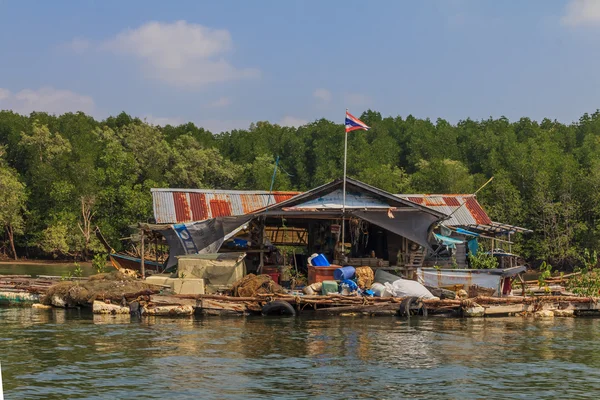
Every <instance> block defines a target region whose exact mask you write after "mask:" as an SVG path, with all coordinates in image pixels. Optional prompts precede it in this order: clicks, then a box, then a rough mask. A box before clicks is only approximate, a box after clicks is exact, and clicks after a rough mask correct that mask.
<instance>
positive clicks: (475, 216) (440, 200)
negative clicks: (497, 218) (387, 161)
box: [396, 194, 492, 226]
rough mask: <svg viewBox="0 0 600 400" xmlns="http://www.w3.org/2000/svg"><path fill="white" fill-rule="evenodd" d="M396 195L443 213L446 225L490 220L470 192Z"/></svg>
mask: <svg viewBox="0 0 600 400" xmlns="http://www.w3.org/2000/svg"><path fill="white" fill-rule="evenodd" d="M396 196H398V197H400V198H402V199H405V200H410V201H412V202H413V203H417V204H421V205H423V206H425V207H429V208H431V209H433V210H437V211H441V212H443V213H445V214H448V215H450V214H452V213H454V214H452V216H451V217H450V219H448V220H446V221H444V224H445V225H448V226H469V225H489V224H491V223H492V220H491V219H490V217H489V216H488V215H487V213H486V212H485V210H484V209H483V207H481V204H479V202H478V201H477V198H476V197H475V196H473V195H472V194H397V195H396Z"/></svg>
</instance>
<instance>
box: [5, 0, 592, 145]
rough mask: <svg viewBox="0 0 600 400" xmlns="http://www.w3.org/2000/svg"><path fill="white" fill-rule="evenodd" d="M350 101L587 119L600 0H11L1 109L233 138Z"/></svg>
mask: <svg viewBox="0 0 600 400" xmlns="http://www.w3.org/2000/svg"><path fill="white" fill-rule="evenodd" d="M346 108H348V109H349V111H350V112H352V113H353V114H354V115H357V116H359V115H360V114H361V113H362V112H363V111H365V110H367V109H372V110H376V111H379V112H381V114H382V115H383V116H389V115H391V116H397V115H400V116H402V117H406V116H407V115H413V116H415V117H419V118H430V119H432V120H436V119H437V118H444V119H446V120H449V121H450V122H452V123H456V122H458V121H459V120H462V119H466V118H472V119H485V118H488V117H494V118H497V117H500V116H506V117H508V118H509V119H511V120H516V119H519V118H521V117H523V116H526V117H530V118H532V119H536V120H541V119H543V118H550V119H558V120H559V121H562V122H565V123H570V122H572V121H577V120H578V119H579V117H581V115H582V114H583V113H586V112H588V113H591V112H594V111H595V110H596V109H597V108H600V0H599V1H596V0H529V1H521V0H506V1H496V0H480V1H479V0H431V1H401V0H377V1H364V0H363V1H355V0H344V1H341V0H330V1H317V0H304V1H300V0H285V1H279V0H262V1H233V0H220V1H201V0H179V1H173V2H167V1H152V0H144V1H141V0H140V1H134V0H131V1H116V0H115V1H104V0H102V1H96V0H80V1H76V2H74V1H62V0H54V1H29V0H0V109H11V110H14V111H15V112H19V113H22V114H29V113H30V112H31V111H47V112H50V113H55V114H61V113H64V112H68V111H83V112H85V113H88V114H90V115H93V116H94V117H96V118H98V119H104V118H106V117H107V116H109V115H116V114H118V113H120V112H121V111H125V112H127V113H128V114H130V115H133V116H137V117H140V118H142V119H145V120H146V121H148V122H150V123H153V124H157V125H164V124H167V123H170V124H180V123H184V122H188V121H192V122H194V123H196V124H197V125H199V126H203V127H205V128H207V129H209V130H211V131H212V132H213V133H218V132H221V131H226V130H231V129H240V128H247V127H248V126H249V125H250V123H252V122H255V121H265V120H267V121H270V122H272V123H278V124H281V125H288V126H298V125H301V124H304V123H308V122H311V121H314V120H317V119H320V118H323V117H324V118H328V119H330V120H333V121H336V122H339V123H342V122H343V118H344V111H345V109H346Z"/></svg>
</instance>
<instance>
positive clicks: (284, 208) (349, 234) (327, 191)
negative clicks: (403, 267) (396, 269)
mask: <svg viewBox="0 0 600 400" xmlns="http://www.w3.org/2000/svg"><path fill="white" fill-rule="evenodd" d="M345 204H346V207H345V209H346V210H345V215H344V218H345V220H346V222H345V224H344V225H345V228H346V232H345V235H344V237H345V239H346V248H347V247H348V246H349V245H351V251H350V252H351V254H350V256H349V257H350V258H352V257H369V254H372V253H373V252H374V253H375V254H376V257H377V258H381V259H385V260H389V262H390V264H392V265H396V264H400V263H401V260H399V258H400V257H399V256H398V254H400V253H402V252H403V251H405V253H406V254H408V252H410V251H413V250H414V248H413V250H410V249H408V248H409V247H411V246H416V248H419V247H420V246H422V247H423V248H429V247H430V240H431V239H432V238H431V232H432V229H433V227H434V226H435V225H436V224H437V223H438V222H439V221H442V220H443V219H444V218H446V217H447V215H446V214H444V213H442V212H439V211H436V210H432V209H430V208H428V207H425V206H422V205H420V204H416V203H414V202H411V201H409V200H406V199H402V198H399V197H397V196H394V195H393V194H391V193H388V192H386V191H384V190H381V189H378V188H376V187H373V186H371V185H367V184H365V183H363V182H360V181H357V180H355V179H352V178H347V180H346V202H345ZM342 209H343V180H342V179H337V180H335V181H332V182H330V183H327V184H325V185H322V186H319V187H317V188H315V189H312V190H310V191H308V192H304V193H302V194H299V195H297V196H294V197H293V198H291V199H289V200H286V201H283V202H281V203H278V204H274V205H272V206H270V207H267V208H265V209H262V210H258V211H257V212H256V215H259V216H263V217H264V218H265V219H266V225H267V226H273V225H276V224H281V223H282V220H283V221H284V223H285V225H286V226H289V227H303V228H307V229H308V231H309V245H308V247H309V253H310V252H313V250H311V245H312V247H313V248H315V246H314V245H315V241H316V239H315V236H318V235H319V234H321V233H322V230H323V227H324V226H325V227H326V229H328V233H333V232H334V227H335V229H336V234H335V235H329V236H328V237H327V238H325V241H328V242H327V243H323V240H322V241H321V242H320V243H318V244H319V246H321V248H320V249H319V250H322V249H323V248H326V249H328V250H329V251H330V253H329V254H330V261H331V260H332V259H333V260H335V258H334V255H333V254H332V253H333V252H332V251H331V249H332V242H337V241H338V240H339V239H340V236H341V235H340V234H339V231H337V229H339V228H340V225H341V219H342ZM360 221H364V222H360ZM328 224H329V225H328ZM315 225H319V226H318V227H315ZM327 226H329V228H327ZM366 227H368V229H367V228H366ZM319 230H320V231H319ZM353 233H354V234H353ZM357 236H364V237H365V239H364V241H363V242H360V240H361V239H360V238H359V237H357ZM349 242H350V243H349ZM320 252H324V253H326V252H325V251H320ZM361 252H362V254H360V253H361Z"/></svg>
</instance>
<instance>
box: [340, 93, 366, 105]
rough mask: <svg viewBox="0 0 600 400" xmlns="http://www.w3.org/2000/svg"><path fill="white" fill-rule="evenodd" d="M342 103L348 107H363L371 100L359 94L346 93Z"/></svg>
mask: <svg viewBox="0 0 600 400" xmlns="http://www.w3.org/2000/svg"><path fill="white" fill-rule="evenodd" d="M344 102H345V103H346V104H347V105H348V106H354V107H359V106H365V105H367V104H369V103H370V102H371V98H370V97H369V96H366V95H364V94H360V93H347V94H345V95H344Z"/></svg>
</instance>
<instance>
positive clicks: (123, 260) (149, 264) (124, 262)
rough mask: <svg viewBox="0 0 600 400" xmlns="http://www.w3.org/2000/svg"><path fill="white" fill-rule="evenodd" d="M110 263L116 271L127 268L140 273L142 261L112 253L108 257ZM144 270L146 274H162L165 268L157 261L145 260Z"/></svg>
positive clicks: (137, 258)
mask: <svg viewBox="0 0 600 400" xmlns="http://www.w3.org/2000/svg"><path fill="white" fill-rule="evenodd" d="M108 257H109V258H110V262H111V263H112V265H113V267H115V268H116V269H121V268H126V269H132V270H134V271H140V270H141V266H142V260H141V259H140V258H139V257H132V256H129V255H126V254H121V253H110V254H109V255H108ZM144 268H145V270H146V272H148V271H152V272H155V273H159V272H162V271H163V269H164V266H163V265H162V264H160V263H157V262H156V261H150V260H144Z"/></svg>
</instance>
